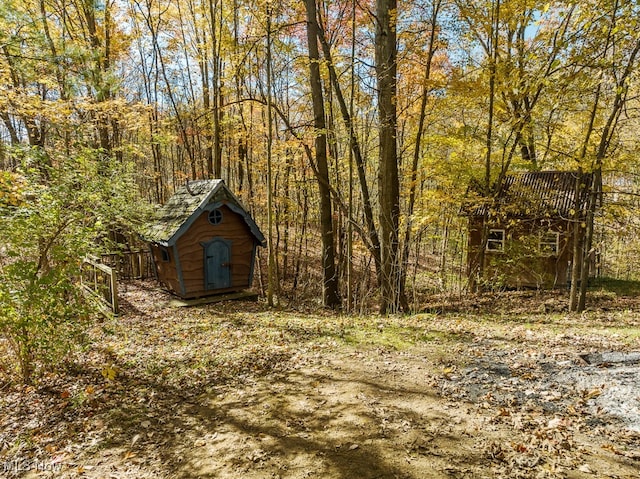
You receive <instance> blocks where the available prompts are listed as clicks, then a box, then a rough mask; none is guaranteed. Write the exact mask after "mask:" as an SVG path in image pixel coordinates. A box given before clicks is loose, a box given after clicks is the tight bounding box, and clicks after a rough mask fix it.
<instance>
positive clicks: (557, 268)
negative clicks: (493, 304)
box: [465, 171, 593, 289]
mask: <svg viewBox="0 0 640 479" xmlns="http://www.w3.org/2000/svg"><path fill="white" fill-rule="evenodd" d="M592 181H593V175H592V174H584V173H577V172H567V171H535V172H523V173H514V174H511V175H507V176H506V177H505V179H504V182H503V185H502V187H501V189H500V190H499V192H498V194H497V195H496V196H495V197H494V198H492V199H491V200H484V201H482V200H481V201H479V202H474V203H472V204H470V205H467V207H466V208H465V214H466V215H467V216H468V217H469V235H468V256H467V271H468V275H469V282H470V284H471V285H472V286H476V285H477V281H478V280H480V281H482V283H483V285H486V286H488V287H506V288H522V287H525V288H527V287H534V288H543V289H549V288H557V287H562V286H567V284H568V281H569V277H570V275H571V268H572V261H573V244H574V243H573V234H574V230H575V227H576V226H577V227H578V228H579V230H578V234H579V241H580V246H582V243H583V240H584V238H583V236H584V228H583V222H584V212H585V211H586V205H587V200H588V198H589V191H590V189H591V184H592ZM576 211H577V212H578V215H576ZM479 276H481V278H480V277H479Z"/></svg>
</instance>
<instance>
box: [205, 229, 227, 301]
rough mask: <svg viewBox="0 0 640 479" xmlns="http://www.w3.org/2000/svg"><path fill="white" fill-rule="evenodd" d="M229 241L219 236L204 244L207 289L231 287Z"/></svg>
mask: <svg viewBox="0 0 640 479" xmlns="http://www.w3.org/2000/svg"><path fill="white" fill-rule="evenodd" d="M230 262H231V243H229V242H228V241H225V240H223V239H221V238H215V239H213V240H211V241H210V242H209V243H207V245H206V246H205V251H204V274H205V282H206V288H207V289H221V288H230V287H231V263H230Z"/></svg>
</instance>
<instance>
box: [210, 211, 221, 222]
mask: <svg viewBox="0 0 640 479" xmlns="http://www.w3.org/2000/svg"><path fill="white" fill-rule="evenodd" d="M209 223H211V224H212V225H219V224H220V223H222V211H220V209H219V208H216V209H215V210H211V211H210V212H209Z"/></svg>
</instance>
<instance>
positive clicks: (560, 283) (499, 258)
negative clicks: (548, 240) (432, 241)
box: [467, 217, 573, 288]
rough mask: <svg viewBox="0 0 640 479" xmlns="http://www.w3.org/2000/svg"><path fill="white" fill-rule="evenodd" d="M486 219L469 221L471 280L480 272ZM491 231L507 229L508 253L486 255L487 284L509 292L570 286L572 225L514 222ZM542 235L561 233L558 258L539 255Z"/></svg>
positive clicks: (552, 222)
mask: <svg viewBox="0 0 640 479" xmlns="http://www.w3.org/2000/svg"><path fill="white" fill-rule="evenodd" d="M482 225H483V222H482V219H481V218H477V217H476V218H470V220H469V253H468V258H467V268H468V273H469V279H470V281H471V282H473V280H474V278H473V277H472V275H473V274H474V271H477V270H478V262H479V257H480V254H479V253H480V248H481V247H482ZM488 227H489V228H496V229H504V230H505V232H506V242H505V251H504V252H493V251H485V253H484V274H483V278H484V280H485V281H487V282H489V283H490V284H493V285H494V286H505V287H508V288H520V287H535V288H558V287H564V286H566V285H567V277H568V275H569V268H570V264H571V259H572V257H573V251H572V246H573V242H572V238H573V233H572V225H571V223H570V222H568V221H563V220H560V219H556V220H551V221H550V222H547V221H545V224H542V225H541V224H540V223H539V222H534V221H526V220H523V221H521V222H519V223H518V222H511V223H510V224H509V225H504V224H500V223H494V224H491V225H490V226H488ZM542 231H548V232H558V233H560V236H559V244H558V253H557V254H554V255H545V254H540V253H539V252H538V251H537V246H538V244H537V243H538V238H539V234H540V233H541V232H542Z"/></svg>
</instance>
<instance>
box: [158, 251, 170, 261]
mask: <svg viewBox="0 0 640 479" xmlns="http://www.w3.org/2000/svg"><path fill="white" fill-rule="evenodd" d="M160 257H161V258H162V261H164V262H165V263H168V262H169V261H170V260H171V258H170V257H169V250H168V249H167V248H160Z"/></svg>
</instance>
